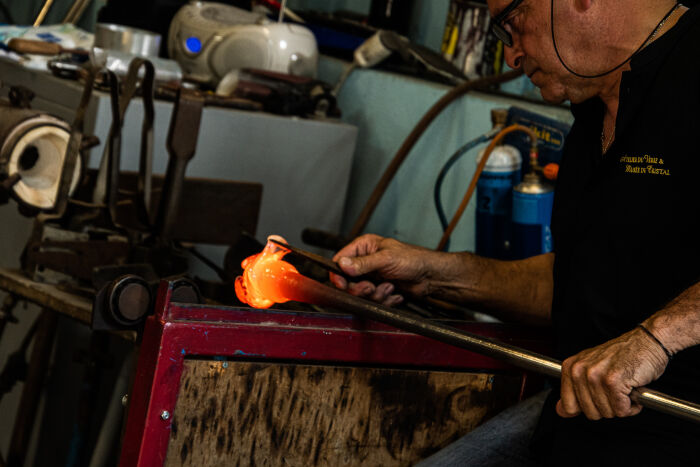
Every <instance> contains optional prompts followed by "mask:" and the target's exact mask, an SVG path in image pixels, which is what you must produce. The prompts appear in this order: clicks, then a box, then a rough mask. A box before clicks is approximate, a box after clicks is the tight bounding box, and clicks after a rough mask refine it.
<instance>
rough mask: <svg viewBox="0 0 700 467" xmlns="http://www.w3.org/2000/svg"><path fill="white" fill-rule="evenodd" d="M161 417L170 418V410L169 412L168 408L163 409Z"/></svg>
mask: <svg viewBox="0 0 700 467" xmlns="http://www.w3.org/2000/svg"><path fill="white" fill-rule="evenodd" d="M160 418H161V419H162V420H167V419H169V418H170V412H168V411H167V410H163V411H162V412H161V413H160Z"/></svg>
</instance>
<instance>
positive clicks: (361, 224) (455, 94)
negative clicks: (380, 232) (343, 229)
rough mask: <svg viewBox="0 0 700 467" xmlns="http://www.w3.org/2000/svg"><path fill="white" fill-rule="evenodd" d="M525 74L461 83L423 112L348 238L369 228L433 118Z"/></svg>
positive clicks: (378, 183) (488, 77)
mask: <svg viewBox="0 0 700 467" xmlns="http://www.w3.org/2000/svg"><path fill="white" fill-rule="evenodd" d="M522 74H523V72H522V70H512V71H508V72H506V73H503V74H501V75H496V76H487V77H486V78H481V79H478V80H475V81H466V82H464V83H462V84H460V85H459V86H456V87H454V88H452V89H450V91H448V92H447V93H446V94H445V95H444V96H442V97H441V98H440V99H439V100H438V101H437V102H436V103H435V104H433V106H432V107H431V108H430V109H428V111H427V112H426V113H425V115H423V117H422V118H421V119H420V121H419V122H418V123H417V124H416V126H415V127H414V128H413V130H411V133H409V134H408V136H407V137H406V140H404V142H403V144H401V147H400V148H399V150H398V151H397V152H396V154H395V155H394V158H393V159H392V160H391V162H390V163H389V166H388V167H387V168H386V170H385V171H384V174H383V175H382V178H381V179H380V180H379V182H377V186H375V187H374V191H372V194H371V195H370V197H369V199H368V200H367V203H366V204H365V206H364V208H362V212H361V213H360V215H359V216H358V217H357V220H356V221H355V223H354V224H353V226H352V228H351V229H350V233H349V234H348V238H349V239H351V240H352V239H353V238H355V237H358V236H359V235H360V234H361V233H362V231H363V230H364V229H365V227H366V226H367V223H368V222H369V218H370V217H371V216H372V214H373V213H374V209H375V208H376V207H377V204H379V200H381V199H382V196H383V195H384V192H385V191H386V189H387V187H388V186H389V183H391V181H392V180H393V178H394V175H396V172H397V171H398V170H399V167H401V164H403V161H404V160H405V159H406V157H408V154H409V152H411V149H413V146H414V145H415V144H416V142H417V141H418V139H419V138H420V137H421V135H422V134H423V133H424V132H425V130H426V129H427V128H428V126H430V124H431V123H432V121H433V120H435V118H437V116H438V115H440V113H441V112H442V111H443V110H444V109H445V107H447V106H448V105H450V104H451V103H452V102H454V101H455V100H456V99H457V98H459V97H461V96H463V95H464V94H466V93H468V92H469V91H473V90H482V89H488V88H489V87H490V86H493V85H496V84H501V83H505V82H508V81H512V80H514V79H515V78H518V77H520V76H521V75H522Z"/></svg>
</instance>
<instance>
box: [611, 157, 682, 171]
mask: <svg viewBox="0 0 700 467" xmlns="http://www.w3.org/2000/svg"><path fill="white" fill-rule="evenodd" d="M620 164H624V169H625V173H630V174H646V175H662V176H668V175H671V171H670V170H669V169H667V168H666V167H664V160H663V159H662V158H661V157H652V156H650V155H649V154H645V155H643V156H621V157H620Z"/></svg>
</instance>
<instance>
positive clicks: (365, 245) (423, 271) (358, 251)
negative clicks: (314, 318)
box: [331, 234, 436, 306]
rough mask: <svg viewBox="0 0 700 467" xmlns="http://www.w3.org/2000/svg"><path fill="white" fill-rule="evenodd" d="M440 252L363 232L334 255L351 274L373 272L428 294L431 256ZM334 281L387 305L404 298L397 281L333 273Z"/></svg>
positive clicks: (402, 286)
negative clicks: (348, 278) (351, 278)
mask: <svg viewBox="0 0 700 467" xmlns="http://www.w3.org/2000/svg"><path fill="white" fill-rule="evenodd" d="M434 254H436V253H435V252H433V251H431V250H428V249H426V248H422V247H418V246H414V245H408V244H406V243H402V242H400V241H398V240H394V239H392V238H384V237H380V236H379V235H372V234H368V235H363V236H361V237H358V238H357V239H355V240H353V241H352V242H351V243H349V244H348V245H347V246H345V247H344V248H343V249H342V250H340V251H339V252H338V253H336V255H335V256H334V257H333V261H336V262H337V263H338V265H339V266H340V267H341V269H342V270H343V271H344V272H345V273H346V274H348V275H349V276H361V275H364V274H370V273H372V275H374V276H377V277H378V278H379V279H381V280H387V281H392V282H395V283H398V284H400V285H401V288H402V290H405V291H407V292H409V293H411V294H414V295H416V296H422V295H425V294H427V292H428V291H427V285H426V276H427V274H428V264H427V263H428V260H427V258H428V256H430V255H434ZM331 281H332V282H333V284H335V286H336V287H338V288H339V289H343V290H347V291H348V292H350V293H351V294H353V295H359V296H363V297H367V298H369V299H371V300H374V301H376V302H380V303H384V304H385V305H387V306H394V305H397V304H399V303H401V302H402V301H403V297H402V296H401V295H398V294H395V293H394V292H395V290H396V289H395V287H394V284H393V283H391V282H381V283H380V284H378V285H375V284H374V283H372V282H370V281H369V280H362V281H360V282H356V283H355V282H350V283H348V281H346V280H345V279H344V278H343V277H341V276H338V275H336V274H331Z"/></svg>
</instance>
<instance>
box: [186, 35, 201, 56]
mask: <svg viewBox="0 0 700 467" xmlns="http://www.w3.org/2000/svg"><path fill="white" fill-rule="evenodd" d="M185 47H186V48H187V51H188V52H191V53H193V54H198V53H199V52H201V50H202V41H200V40H199V39H198V38H196V37H188V38H187V40H186V41H185Z"/></svg>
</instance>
